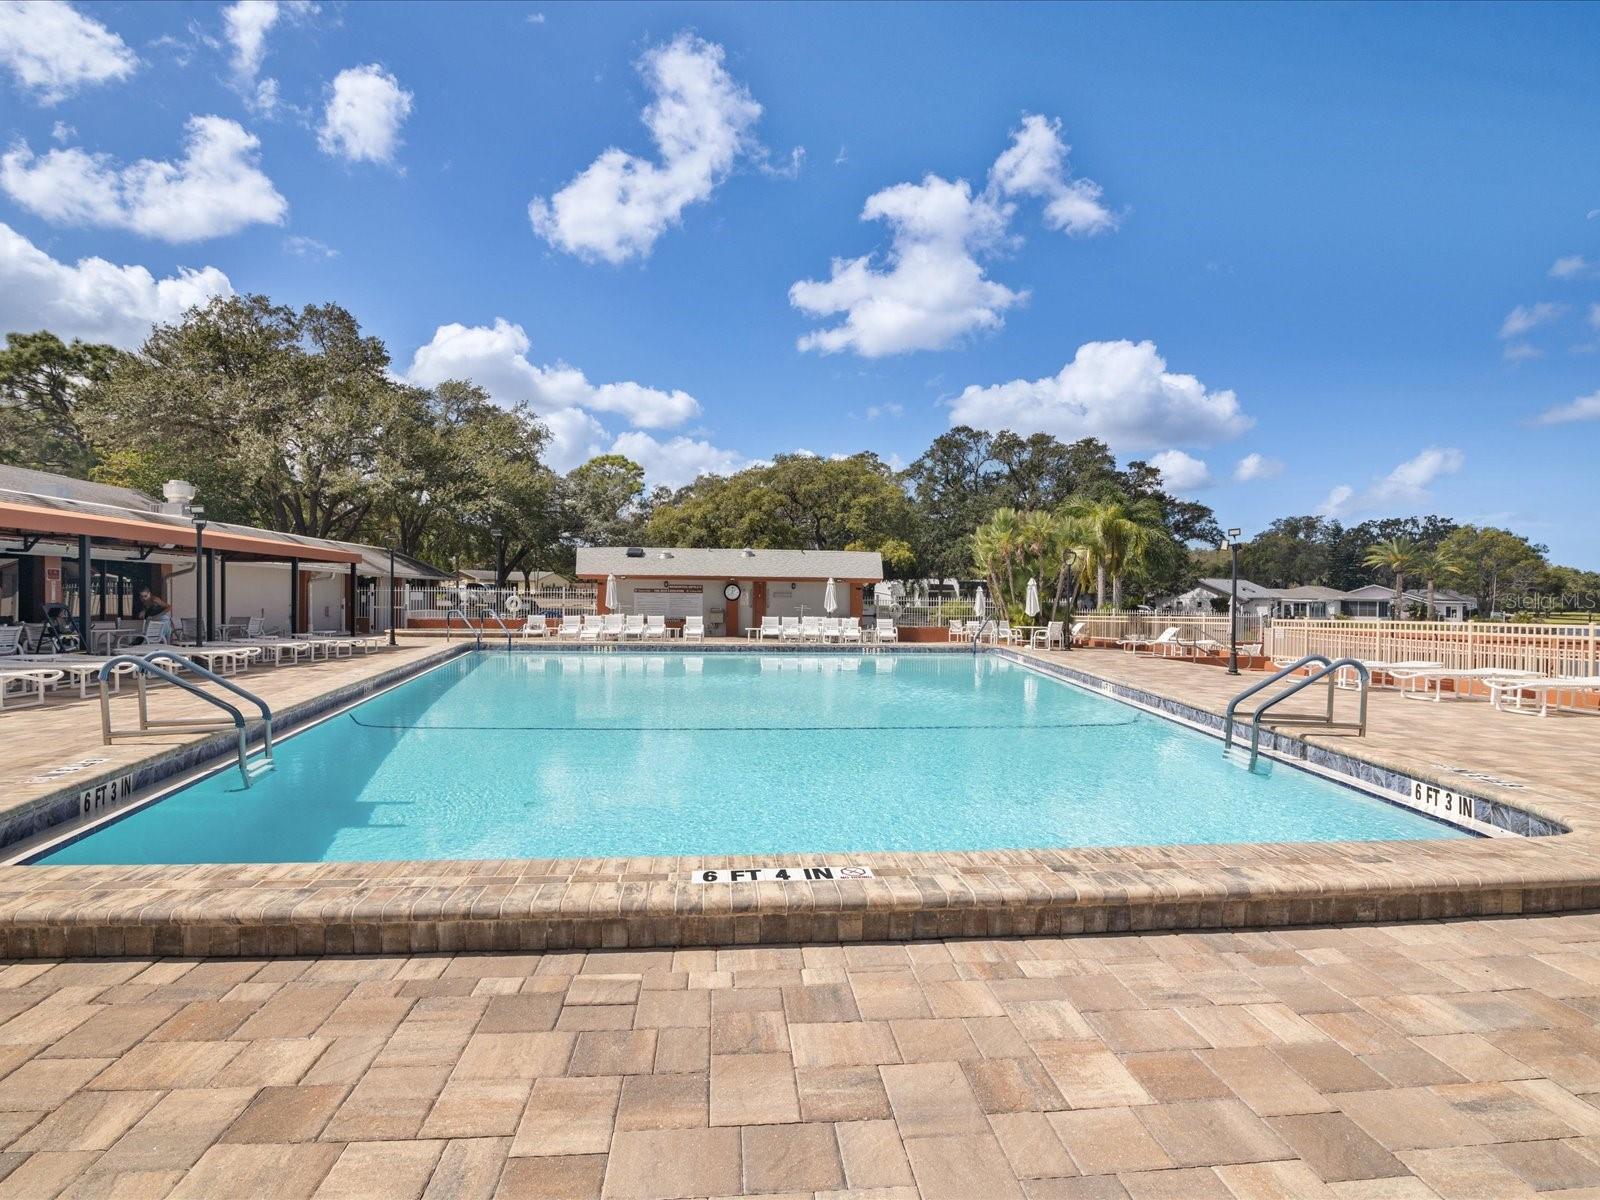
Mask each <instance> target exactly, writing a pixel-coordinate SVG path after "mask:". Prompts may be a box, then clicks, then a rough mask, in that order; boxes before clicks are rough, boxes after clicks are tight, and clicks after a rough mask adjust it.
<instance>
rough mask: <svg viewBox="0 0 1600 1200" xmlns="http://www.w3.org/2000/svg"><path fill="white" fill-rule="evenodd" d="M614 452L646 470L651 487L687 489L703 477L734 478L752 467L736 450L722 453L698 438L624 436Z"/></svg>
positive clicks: (619, 438)
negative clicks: (688, 485)
mask: <svg viewBox="0 0 1600 1200" xmlns="http://www.w3.org/2000/svg"><path fill="white" fill-rule="evenodd" d="M611 453H613V454H622V455H626V456H627V457H628V458H631V459H632V460H633V461H634V462H636V463H638V464H639V465H640V466H641V467H643V468H644V474H645V480H646V482H648V483H649V485H650V486H651V487H657V486H665V487H670V488H679V487H683V486H684V484H687V483H693V482H694V481H695V480H696V479H698V478H699V477H700V476H702V475H731V474H732V473H733V472H735V471H737V470H739V469H740V468H741V467H744V466H747V465H748V464H747V463H746V462H745V461H744V459H743V457H742V456H740V455H738V454H735V453H734V452H733V451H732V450H721V449H718V448H717V447H716V446H713V445H712V444H711V443H710V442H706V441H701V440H699V439H697V438H688V437H675V438H671V439H669V440H668V441H665V442H662V441H657V440H656V439H655V438H653V437H651V436H650V435H649V434H648V433H635V432H629V433H624V434H620V435H619V436H618V437H617V440H616V441H615V442H613V443H612V445H611Z"/></svg>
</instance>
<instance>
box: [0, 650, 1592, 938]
mask: <svg viewBox="0 0 1600 1200" xmlns="http://www.w3.org/2000/svg"><path fill="white" fill-rule="evenodd" d="M472 645H473V643H470V642H463V643H460V644H458V645H454V646H449V647H445V648H442V649H441V650H440V652H439V653H438V654H437V655H429V656H427V657H426V658H424V659H421V660H417V661H415V662H413V663H410V664H407V665H405V666H403V667H398V668H396V669H395V670H393V671H390V672H381V673H379V674H378V675H375V676H372V677H370V678H369V679H367V680H363V681H360V682H357V683H352V684H348V685H345V686H343V687H341V688H338V689H334V690H332V691H330V692H329V693H326V694H324V695H321V696H318V697H315V698H313V699H311V700H308V701H305V702H302V703H301V704H298V705H295V706H292V707H291V708H288V709H286V710H285V713H284V716H285V723H286V724H288V723H290V722H292V723H295V724H297V725H299V726H301V727H305V726H306V725H307V724H308V723H310V722H312V721H313V720H314V719H315V718H316V717H317V716H318V715H321V714H326V713H328V712H330V711H332V710H335V709H337V708H340V707H343V706H346V705H348V704H350V703H352V702H355V701H358V700H360V699H363V698H365V697H366V696H368V695H370V694H372V693H374V692H376V691H379V690H382V689H383V688H385V687H389V686H394V685H395V684H396V683H397V682H400V681H402V680H403V679H406V678H410V677H412V676H413V675H415V674H417V673H420V672H421V671H423V670H427V669H431V668H432V667H435V666H437V665H439V664H440V663H442V662H444V661H447V660H448V659H450V658H453V657H455V656H456V655H459V654H461V653H463V652H465V651H466V650H467V649H470V648H471V646H472ZM521 648H523V649H526V650H528V651H531V652H549V651H552V650H561V651H564V652H571V653H597V652H598V653H635V654H636V653H662V652H666V653H681V652H691V653H702V652H704V653H750V652H752V651H753V650H754V649H756V647H755V646H750V645H740V644H724V645H715V644H708V645H707V646H705V647H704V648H702V647H701V646H699V645H698V644H697V645H695V646H693V647H678V646H637V645H634V646H612V647H602V648H596V647H588V646H568V645H561V644H558V645H555V646H551V645H539V644H534V643H530V644H528V645H526V646H524V647H521ZM760 649H761V650H763V651H766V652H780V653H783V652H800V653H818V652H822V653H848V654H859V653H861V651H860V649H859V648H857V647H853V646H850V647H821V648H819V647H816V646H805V647H795V646H791V647H784V648H782V649H781V650H780V649H778V648H777V647H772V646H765V647H760ZM882 652H883V653H896V654H919V653H937V654H951V653H972V651H971V650H970V649H969V648H964V647H949V646H939V645H937V644H926V645H918V644H912V645H908V646H905V647H901V648H896V649H891V648H887V647H886V648H884V649H883V651H882ZM983 653H988V654H996V655H999V656H1000V657H1003V658H1005V659H1007V660H1008V661H1015V662H1018V663H1020V664H1022V665H1024V666H1027V667H1029V668H1031V669H1035V670H1040V671H1042V672H1044V673H1046V674H1050V675H1053V676H1055V677H1057V678H1059V679H1062V680H1064V681H1066V682H1068V683H1070V684H1074V685H1077V686H1082V687H1088V688H1090V689H1091V690H1095V691H1100V692H1102V693H1108V694H1111V695H1113V696H1115V697H1116V698H1117V699H1119V700H1123V701H1125V702H1128V703H1133V704H1136V705H1138V706H1140V707H1143V708H1146V709H1148V710H1150V711H1153V712H1158V713H1161V714H1162V715H1164V716H1167V717H1170V718H1174V719H1178V720H1181V721H1183V722H1184V723H1186V724H1190V725H1191V726H1193V727H1195V728H1199V729H1203V730H1204V729H1210V730H1212V731H1213V732H1214V731H1215V729H1216V727H1217V725H1218V724H1219V723H1220V715H1219V714H1217V713H1214V712H1212V711H1211V710H1209V709H1207V708H1205V707H1203V706H1198V705H1194V704H1187V703H1184V702H1180V701H1176V700H1173V699H1172V698H1170V697H1166V696H1162V695H1160V694H1158V693H1155V692H1149V691H1146V690H1143V689H1140V688H1134V687H1130V686H1128V685H1126V684H1120V683H1117V682H1115V681H1112V680H1106V679H1103V678H1101V677H1099V676H1096V675H1094V674H1092V673H1090V672H1087V671H1083V670H1080V669H1078V668H1075V667H1068V666H1066V665H1065V664H1062V663H1059V662H1054V661H1051V660H1050V659H1048V658H1046V657H1045V656H1042V655H1038V654H1032V653H1028V652H1024V651H1018V650H1011V649H1007V648H999V649H986V650H984V651H983ZM219 740H220V741H223V742H225V739H207V740H206V741H202V742H196V743H192V744H190V745H188V746H184V747H180V748H178V750H177V751H175V752H172V753H171V754H170V755H169V756H164V757H171V758H172V759H174V760H178V759H184V760H186V764H187V765H185V766H177V765H175V766H173V768H172V771H171V772H169V774H176V773H178V772H180V771H183V770H193V769H194V768H195V766H196V765H197V764H198V762H199V761H200V759H201V756H202V752H203V749H204V748H205V747H207V746H211V750H210V753H213V754H215V753H217V751H218V750H219V749H225V748H226V747H225V745H223V746H220V747H219V746H216V745H214V743H216V742H218V741H219ZM1268 749H1269V751H1270V753H1272V754H1274V755H1278V756H1281V757H1284V758H1286V759H1291V760H1296V761H1298V762H1302V763H1304V764H1306V765H1308V766H1312V767H1320V768H1323V769H1326V770H1335V769H1344V770H1347V771H1348V770H1351V769H1352V768H1353V769H1354V770H1357V771H1361V772H1366V773H1368V779H1367V782H1368V783H1369V789H1368V790H1373V789H1376V790H1379V791H1384V790H1388V791H1395V790H1396V787H1397V780H1398V778H1402V777H1403V778H1406V779H1410V780H1412V781H1413V782H1415V781H1416V780H1417V779H1419V778H1420V777H1419V776H1418V775H1417V773H1416V772H1415V768H1414V766H1412V765H1410V764H1395V763H1392V762H1390V763H1385V762H1382V761H1374V758H1375V757H1376V756H1367V755H1359V754H1351V753H1349V752H1348V751H1346V750H1342V749H1334V748H1329V747H1326V746H1321V745H1318V744H1316V742H1315V740H1308V739H1307V738H1305V737H1301V736H1295V735H1290V734H1286V733H1279V734H1274V735H1273V737H1272V739H1271V741H1270V743H1269V744H1268ZM1402 766H1403V767H1404V771H1402V769H1401V768H1402ZM141 769H142V770H145V771H148V772H157V771H159V770H160V767H158V766H155V765H152V764H141ZM1428 782H1429V783H1430V784H1432V785H1436V786H1438V787H1441V788H1450V787H1451V786H1452V783H1453V781H1451V780H1448V779H1442V778H1434V779H1430V780H1428ZM83 787H84V785H83V784H76V783H75V784H74V785H72V788H71V789H63V791H67V790H70V791H71V792H72V793H73V796H72V799H73V800H74V802H76V801H77V799H78V796H77V793H78V792H79V791H80V790H81V789H82V788H83ZM1480 790H1481V791H1483V792H1486V793H1490V794H1485V795H1474V796H1473V797H1472V799H1473V804H1474V816H1476V814H1477V812H1478V809H1477V805H1478V804H1479V803H1480V802H1481V803H1483V804H1485V805H1490V806H1494V807H1493V808H1492V809H1485V810H1484V811H1485V812H1486V813H1487V814H1488V815H1490V816H1494V815H1495V814H1496V811H1499V810H1503V811H1500V815H1501V816H1502V817H1503V818H1504V819H1506V820H1509V821H1512V822H1515V821H1517V820H1520V819H1524V818H1525V819H1526V821H1527V822H1530V824H1527V825H1526V826H1525V827H1526V828H1527V829H1529V830H1530V831H1534V826H1533V825H1532V824H1531V823H1532V822H1538V823H1540V825H1541V828H1540V829H1538V830H1537V832H1547V833H1551V834H1552V835H1551V836H1534V837H1502V838H1493V839H1488V838H1474V839H1455V840H1446V841H1407V842H1334V843H1302V844H1277V845H1273V844H1243V845H1211V846H1153V847H1151V846H1146V847H1137V846H1135V847H1111V848H1087V849H1059V850H995V851H963V852H915V853H909V852H894V853H888V852H880V853H860V854H830V855H827V856H795V855H783V856H778V855H772V856H765V855H763V856H755V855H744V856H727V855H698V856H674V857H638V858H578V859H502V860H482V861H464V860H441V861H420V862H417V861H413V862H378V863H308V864H302V863H284V864H244V865H238V864H204V865H198V866H132V867H130V866H115V867H86V866H73V867H47V866H6V867H0V956H4V957H10V958H54V957H62V956H69V955H70V956H78V955H84V956H107V955H110V956H123V955H152V954H153V955H163V954H181V955H200V956H238V955H246V956H259V955H303V954H339V953H427V952H433V951H446V952H448V951H463V950H485V951H487V950H508V951H509V950H519V951H528V950H560V949H591V948H597V947H644V946H700V945H745V944H756V943H769V944H770V943H783V944H792V943H801V942H847V941H878V940H908V939H916V938H934V937H937V938H944V937H961V936H975V937H995V936H1039V935H1060V934H1071V933H1081V932H1109V931H1134V930H1164V929H1220V928H1238V927H1246V926H1278V925H1301V924H1313V923H1315V924H1321V923H1339V922H1348V921H1375V920H1413V919H1424V918H1430V917H1452V916H1486V915H1495V914H1501V913H1528V912H1555V911H1562V910H1568V909H1576V908H1594V907H1600V838H1597V837H1596V836H1595V834H1594V832H1593V831H1592V830H1590V829H1589V828H1588V822H1586V821H1575V820H1573V819H1572V813H1570V812H1563V811H1562V806H1561V805H1559V804H1555V805H1551V804H1548V803H1547V802H1545V801H1543V800H1542V799H1541V798H1534V797H1524V796H1516V797H1514V798H1511V797H1505V796H1498V795H1494V794H1492V793H1493V792H1494V791H1495V789H1492V788H1488V787H1485V788H1483V789H1480ZM1458 794H1459V793H1458ZM29 807H30V809H31V808H33V807H35V806H32V805H30V806H29ZM1507 812H1509V813H1517V814H1521V817H1507V816H1505V813H1507ZM1560 827H1565V828H1566V829H1568V830H1569V832H1559V833H1557V832H1553V830H1554V829H1555V828H1560ZM824 858H825V859H826V861H827V862H828V863H830V864H847V865H853V866H858V867H865V868H867V869H869V870H870V871H871V872H872V877H871V878H863V879H817V880H797V881H792V882H788V883H777V882H749V883H737V884H730V883H725V882H719V883H715V884H708V883H697V882H694V881H693V872H695V871H697V870H701V869H706V868H713V867H715V868H728V869H737V870H752V869H755V868H758V867H763V866H780V865H787V866H791V867H798V866H803V865H812V864H816V863H818V862H819V861H821V860H822V859H824Z"/></svg>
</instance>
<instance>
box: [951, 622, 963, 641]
mask: <svg viewBox="0 0 1600 1200" xmlns="http://www.w3.org/2000/svg"><path fill="white" fill-rule="evenodd" d="M950 640H951V641H952V642H964V641H966V640H967V627H966V626H965V625H963V624H962V623H961V622H960V621H955V620H952V621H951V622H950Z"/></svg>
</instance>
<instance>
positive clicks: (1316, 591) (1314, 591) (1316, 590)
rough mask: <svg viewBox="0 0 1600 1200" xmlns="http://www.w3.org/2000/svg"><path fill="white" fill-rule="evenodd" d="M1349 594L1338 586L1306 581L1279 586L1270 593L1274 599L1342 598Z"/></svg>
mask: <svg viewBox="0 0 1600 1200" xmlns="http://www.w3.org/2000/svg"><path fill="white" fill-rule="evenodd" d="M1349 595H1350V593H1349V592H1341V591H1340V590H1339V589H1338V588H1331V587H1322V586H1320V585H1318V584H1314V583H1308V584H1304V585H1303V586H1301V587H1292V588H1279V589H1278V590H1277V591H1275V592H1273V593H1272V598H1273V599H1274V600H1343V599H1346V598H1347V597H1348V596H1349Z"/></svg>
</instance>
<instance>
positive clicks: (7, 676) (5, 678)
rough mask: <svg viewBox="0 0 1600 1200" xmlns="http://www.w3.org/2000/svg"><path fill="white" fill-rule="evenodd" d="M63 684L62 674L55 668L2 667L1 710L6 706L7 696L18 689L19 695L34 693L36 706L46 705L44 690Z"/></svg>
mask: <svg viewBox="0 0 1600 1200" xmlns="http://www.w3.org/2000/svg"><path fill="white" fill-rule="evenodd" d="M60 682H61V672H60V671H59V670H58V669H56V668H55V667H14V666H5V667H0V708H4V707H5V706H6V696H7V695H8V694H10V692H11V689H12V688H13V687H16V688H17V689H18V692H19V694H21V695H23V696H26V695H28V694H29V693H30V692H32V693H33V701H32V703H34V704H43V703H44V690H45V688H47V687H51V686H53V685H55V684H57V683H60Z"/></svg>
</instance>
